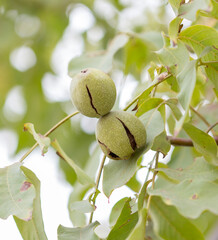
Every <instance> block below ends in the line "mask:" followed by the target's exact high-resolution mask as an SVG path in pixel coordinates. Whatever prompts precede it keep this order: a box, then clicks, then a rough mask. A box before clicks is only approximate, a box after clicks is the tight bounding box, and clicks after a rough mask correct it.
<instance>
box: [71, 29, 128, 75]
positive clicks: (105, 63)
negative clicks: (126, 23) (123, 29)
mask: <svg viewBox="0 0 218 240" xmlns="http://www.w3.org/2000/svg"><path fill="white" fill-rule="evenodd" d="M128 39H129V37H128V36H127V35H125V34H119V35H117V36H116V37H115V38H114V39H113V40H112V42H111V43H110V45H109V46H108V49H107V50H106V51H103V52H102V51H99V52H91V53H86V54H83V55H81V56H79V57H75V58H73V59H72V60H71V61H70V63H69V66H68V74H69V76H70V77H73V76H74V75H75V74H77V73H78V72H80V71H81V70H82V69H84V68H90V67H92V68H97V69H100V70H102V71H104V72H109V71H110V70H111V69H112V63H113V58H114V54H115V53H116V52H117V51H118V50H119V49H120V48H122V47H124V46H125V44H126V43H127V42H128Z"/></svg>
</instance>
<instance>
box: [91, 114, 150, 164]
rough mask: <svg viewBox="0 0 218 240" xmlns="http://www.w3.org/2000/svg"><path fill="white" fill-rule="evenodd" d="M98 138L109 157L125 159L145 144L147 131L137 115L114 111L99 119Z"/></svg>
mask: <svg viewBox="0 0 218 240" xmlns="http://www.w3.org/2000/svg"><path fill="white" fill-rule="evenodd" d="M96 139H97V141H98V143H99V145H100V147H101V149H102V151H103V152H104V154H105V155H106V156H107V157H109V158H112V159H114V160H124V159H129V158H130V157H131V155H132V154H133V153H134V152H135V151H136V150H137V149H138V148H141V147H143V146H145V144H146V131H145V127H144V125H143V123H142V122H141V121H140V120H139V119H138V118H137V117H136V116H135V115H133V114H131V113H129V112H124V111H114V112H110V113H108V114H107V115H105V116H103V117H101V118H100V119H99V120H98V123H97V128H96Z"/></svg>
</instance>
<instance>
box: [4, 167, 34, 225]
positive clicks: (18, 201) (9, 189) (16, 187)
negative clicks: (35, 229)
mask: <svg viewBox="0 0 218 240" xmlns="http://www.w3.org/2000/svg"><path fill="white" fill-rule="evenodd" d="M21 166H22V164H21V163H14V164H12V165H10V166H7V167H5V168H0V218H3V219H6V218H8V216H10V215H15V216H16V217H18V218H20V219H23V220H24V221H29V220H30V219H31V218H32V212H33V200H34V198H35V197H36V193H35V188H34V186H33V185H32V183H31V182H30V181H29V180H27V179H26V177H25V176H24V174H23V173H22V171H21V169H20V167H21Z"/></svg>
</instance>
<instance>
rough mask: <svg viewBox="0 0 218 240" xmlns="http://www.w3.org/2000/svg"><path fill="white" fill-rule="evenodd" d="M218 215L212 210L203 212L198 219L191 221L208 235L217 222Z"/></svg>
mask: <svg viewBox="0 0 218 240" xmlns="http://www.w3.org/2000/svg"><path fill="white" fill-rule="evenodd" d="M217 220H218V217H217V216H216V215H214V214H212V213H211V212H208V211H206V212H203V213H202V214H201V216H200V217H199V218H197V219H191V222H192V223H193V224H194V225H195V226H196V227H197V228H198V229H199V230H200V231H201V232H202V233H203V234H204V236H206V237H207V236H208V235H209V234H210V232H211V230H212V229H213V228H214V226H215V224H216V223H217Z"/></svg>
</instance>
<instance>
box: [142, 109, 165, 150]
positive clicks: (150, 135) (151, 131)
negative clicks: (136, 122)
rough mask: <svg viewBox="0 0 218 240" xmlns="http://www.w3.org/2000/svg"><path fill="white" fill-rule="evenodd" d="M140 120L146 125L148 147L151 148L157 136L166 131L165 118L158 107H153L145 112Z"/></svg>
mask: <svg viewBox="0 0 218 240" xmlns="http://www.w3.org/2000/svg"><path fill="white" fill-rule="evenodd" d="M140 120H141V121H142V122H143V123H144V125H145V129H146V133H147V143H148V149H150V148H151V146H152V144H153V141H154V139H155V137H156V136H158V135H159V134H160V133H162V132H163V131H164V122H163V118H162V117H161V114H160V112H159V111H157V109H153V110H150V111H148V112H147V113H145V114H143V115H142V116H141V117H140Z"/></svg>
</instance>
